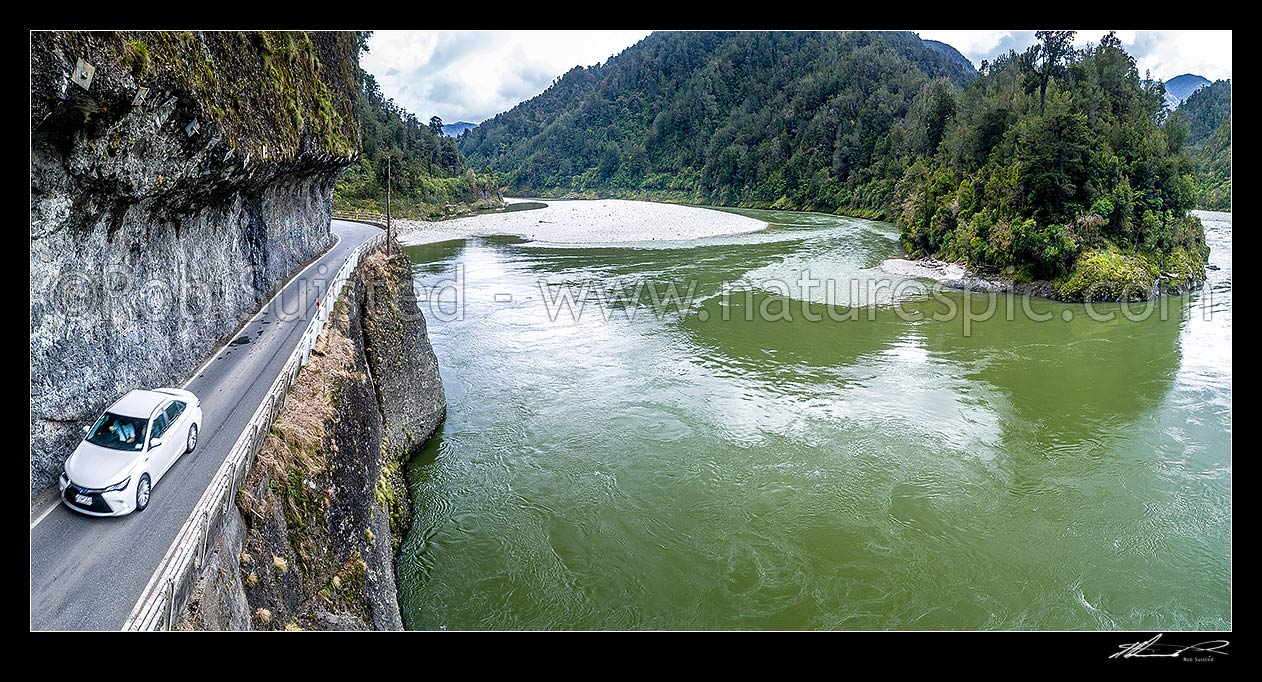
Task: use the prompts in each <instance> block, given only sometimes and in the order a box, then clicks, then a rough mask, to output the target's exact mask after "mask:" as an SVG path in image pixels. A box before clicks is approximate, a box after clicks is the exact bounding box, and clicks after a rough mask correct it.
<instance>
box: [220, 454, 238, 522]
mask: <svg viewBox="0 0 1262 682" xmlns="http://www.w3.org/2000/svg"><path fill="white" fill-rule="evenodd" d="M236 487H237V461H236V460H235V459H230V460H228V483H227V485H226V486H225V487H224V494H223V514H225V515H226V514H227V513H228V509H229V508H230V507H231V506H232V491H233V490H234V489H236Z"/></svg>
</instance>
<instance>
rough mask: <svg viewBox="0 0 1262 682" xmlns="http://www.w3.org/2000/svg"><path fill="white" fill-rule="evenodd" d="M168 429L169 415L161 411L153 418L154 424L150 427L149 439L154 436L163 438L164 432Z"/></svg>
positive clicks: (151, 439)
mask: <svg viewBox="0 0 1262 682" xmlns="http://www.w3.org/2000/svg"><path fill="white" fill-rule="evenodd" d="M166 430H167V416H166V413H165V412H159V413H158V416H157V417H154V418H153V426H152V427H151V428H150V429H149V441H150V442H152V441H153V439H154V438H161V437H162V434H164V433H166Z"/></svg>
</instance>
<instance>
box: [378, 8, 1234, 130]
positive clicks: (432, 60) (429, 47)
mask: <svg viewBox="0 0 1262 682" xmlns="http://www.w3.org/2000/svg"><path fill="white" fill-rule="evenodd" d="M649 33H650V31H377V32H376V33H374V34H373V36H372V39H371V40H370V41H369V52H368V53H367V54H365V55H364V58H363V67H364V68H365V69H367V70H368V72H369V73H371V74H373V75H374V76H376V77H377V81H378V83H380V84H381V90H382V92H384V93H385V95H386V96H387V97H393V98H394V100H395V101H396V102H397V103H398V104H399V105H401V106H402V107H403V108H405V109H407V110H408V111H411V112H412V113H414V114H416V116H417V117H418V118H420V119H421V120H427V119H428V118H429V117H430V116H434V115H437V116H439V117H441V118H442V119H443V120H444V121H447V122H455V121H471V122H474V123H480V122H481V121H483V120H485V119H487V118H490V117H492V116H494V115H495V114H497V113H500V112H502V111H507V110H509V109H511V108H513V106H515V105H517V104H518V103H519V102H522V101H524V100H527V99H530V98H531V97H533V96H535V95H537V94H539V93H540V92H543V91H544V90H545V89H547V87H548V85H550V84H551V83H552V81H553V80H554V79H555V78H556V77H557V76H560V75H561V74H563V73H565V72H566V71H569V70H570V69H571V68H573V67H575V66H580V65H581V66H591V65H593V64H596V63H599V62H604V61H605V60H607V59H609V58H610V57H612V56H613V55H615V54H617V53H619V52H621V51H622V50H624V49H626V48H627V47H630V46H631V45H633V44H634V43H636V42H637V41H639V40H640V39H641V38H643V37H644V36H646V35H648V34H649ZM917 33H919V34H920V35H921V37H923V38H927V39H931V40H940V41H942V42H944V43H947V44H949V45H951V46H953V47H955V48H956V49H957V50H959V51H960V52H962V53H963V54H964V56H966V57H968V58H969V59H970V60H972V61H973V63H974V64H975V65H980V64H981V61H982V60H983V59H993V58H994V57H995V56H996V55H998V54H1001V53H1004V52H1007V51H1008V50H1009V49H1015V50H1017V51H1021V50H1024V49H1025V48H1026V47H1027V46H1029V45H1030V44H1031V43H1033V42H1034V31H959V30H931V31H917ZM1105 33H1106V32H1105V31H1100V30H1091V31H1079V32H1078V35H1077V36H1075V42H1076V44H1077V45H1079V46H1082V45H1085V44H1087V43H1088V42H1098V41H1099V40H1100V37H1101V36H1102V35H1104V34H1105ZM1117 35H1118V37H1119V38H1120V39H1121V40H1122V43H1123V45H1125V47H1126V49H1127V51H1129V52H1130V53H1131V55H1133V56H1134V57H1135V58H1136V62H1137V63H1138V66H1139V71H1140V73H1141V74H1142V73H1144V72H1145V71H1149V70H1151V71H1152V75H1153V76H1154V77H1155V78H1159V79H1162V80H1167V79H1169V78H1173V77H1174V76H1177V75H1179V74H1183V73H1196V74H1200V75H1202V76H1205V77H1206V78H1209V79H1211V80H1217V79H1219V78H1230V77H1231V31H1118V32H1117Z"/></svg>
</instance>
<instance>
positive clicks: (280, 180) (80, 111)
mask: <svg viewBox="0 0 1262 682" xmlns="http://www.w3.org/2000/svg"><path fill="white" fill-rule="evenodd" d="M80 60H83V62H86V63H87V64H89V65H90V67H89V68H90V70H91V74H90V78H88V77H86V76H87V75H88V74H87V73H86V71H87V70H88V69H82V68H80ZM80 84H83V85H86V86H87V87H81V85H80ZM357 88H358V83H357V77H356V50H355V44H354V38H353V36H352V35H351V34H349V33H304V32H295V33H270V32H232V31H226V32H205V33H192V32H161V33H157V32H124V33H90V32H36V33H33V34H32V36H31V300H30V309H31V339H30V343H31V360H30V361H31V366H30V370H31V491H32V494H34V493H36V492H38V491H40V490H41V489H44V488H47V487H48V486H50V485H52V483H53V482H54V481H55V479H56V476H57V474H58V472H59V469H60V467H61V463H62V462H63V461H64V459H65V457H66V456H68V455H69V453H70V451H71V449H72V448H73V447H74V445H75V443H76V442H77V440H78V439H79V438H81V437H82V428H83V426H85V425H86V424H87V421H88V420H91V419H93V418H95V417H96V416H97V414H99V412H100V411H101V410H102V409H104V408H105V407H106V406H107V405H108V404H109V403H110V402H112V401H113V400H115V399H116V398H118V397H119V396H120V395H121V394H123V393H125V392H126V391H127V390H129V389H132V388H137V387H155V386H161V385H169V384H178V383H180V382H181V381H182V380H183V379H184V378H186V377H187V376H188V375H189V374H191V373H192V371H193V370H194V369H195V368H196V367H197V365H198V364H199V363H200V362H201V361H202V359H203V358H205V357H206V356H207V355H208V354H209V352H210V351H212V350H213V349H214V348H215V346H216V345H218V343H220V342H222V341H224V340H226V338H227V335H229V334H231V333H232V332H233V331H235V329H236V328H237V327H238V325H239V324H240V323H241V322H242V321H243V319H244V318H245V317H247V316H248V315H249V314H251V313H252V312H253V311H254V310H256V309H257V308H258V306H259V305H260V304H261V303H262V302H263V301H264V300H266V298H267V297H268V296H270V294H271V293H272V292H273V291H274V290H275V289H276V288H277V287H278V286H279V285H280V284H281V283H283V281H284V280H285V279H286V278H287V277H288V275H290V274H291V273H293V272H294V271H295V270H296V269H297V268H298V267H299V266H301V265H302V264H303V263H305V262H307V261H309V260H310V259H312V258H313V257H314V256H316V255H317V254H319V253H320V252H322V251H323V250H324V249H326V248H327V247H328V246H329V245H330V244H331V240H332V237H331V235H330V232H329V219H330V206H331V198H332V192H333V186H334V184H335V182H336V180H337V177H338V174H339V173H340V172H341V170H342V169H343V168H344V167H345V166H347V165H348V164H349V163H350V162H351V160H352V159H353V158H354V156H355V154H356V153H357V150H358V148H359V123H358V117H357V115H356V110H355V106H356V103H355V102H356V92H357Z"/></svg>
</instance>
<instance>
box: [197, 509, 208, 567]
mask: <svg viewBox="0 0 1262 682" xmlns="http://www.w3.org/2000/svg"><path fill="white" fill-rule="evenodd" d="M202 516H203V517H204V518H205V519H206V524H205V526H203V528H202V544H201V547H200V549H199V550H198V552H197V570H198V571H201V570H202V567H203V566H205V565H206V551H207V550H208V549H209V548H210V510H209V509H207V510H206V511H204V512H202Z"/></svg>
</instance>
